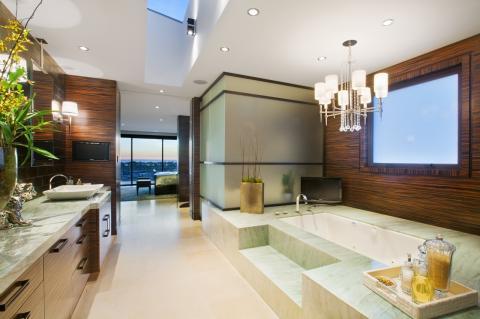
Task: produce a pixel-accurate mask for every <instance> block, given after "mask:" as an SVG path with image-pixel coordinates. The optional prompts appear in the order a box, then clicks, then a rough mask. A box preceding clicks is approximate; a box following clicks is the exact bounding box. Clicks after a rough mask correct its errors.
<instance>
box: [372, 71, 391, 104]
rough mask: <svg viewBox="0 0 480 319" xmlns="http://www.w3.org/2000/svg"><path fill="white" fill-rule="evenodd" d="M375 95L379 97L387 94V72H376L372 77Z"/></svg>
mask: <svg viewBox="0 0 480 319" xmlns="http://www.w3.org/2000/svg"><path fill="white" fill-rule="evenodd" d="M373 88H374V90H375V96H376V97H377V98H379V99H381V98H385V97H387V95H388V73H377V74H375V76H374V77H373Z"/></svg>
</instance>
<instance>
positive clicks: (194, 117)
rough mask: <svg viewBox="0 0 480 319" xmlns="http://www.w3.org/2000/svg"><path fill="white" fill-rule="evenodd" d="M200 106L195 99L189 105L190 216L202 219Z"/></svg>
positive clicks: (199, 102) (199, 99) (198, 99)
mask: <svg viewBox="0 0 480 319" xmlns="http://www.w3.org/2000/svg"><path fill="white" fill-rule="evenodd" d="M200 104H201V98H198V97H195V98H193V99H192V101H191V103H190V215H191V217H192V218H193V219H194V220H200V219H202V216H201V212H200Z"/></svg>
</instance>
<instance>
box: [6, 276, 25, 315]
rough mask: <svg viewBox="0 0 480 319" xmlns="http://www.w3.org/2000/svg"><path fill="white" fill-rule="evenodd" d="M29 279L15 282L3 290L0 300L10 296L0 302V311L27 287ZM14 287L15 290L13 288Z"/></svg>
mask: <svg viewBox="0 0 480 319" xmlns="http://www.w3.org/2000/svg"><path fill="white" fill-rule="evenodd" d="M29 284H30V280H28V279H27V280H21V281H17V282H15V283H14V284H13V285H11V286H10V288H8V289H7V291H5V293H4V294H3V295H2V296H1V297H0V300H3V299H4V298H6V297H8V296H10V298H8V300H7V301H6V302H5V303H2V304H0V312H3V311H6V310H7V308H8V306H10V305H11V304H12V303H13V302H14V301H15V300H16V299H17V298H18V296H20V295H21V294H22V292H23V291H24V290H25V289H26V288H27V287H28V285H29ZM15 289H16V290H15Z"/></svg>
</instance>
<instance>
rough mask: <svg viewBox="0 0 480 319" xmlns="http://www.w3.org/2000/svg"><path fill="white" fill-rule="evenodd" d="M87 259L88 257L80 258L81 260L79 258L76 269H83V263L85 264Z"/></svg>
mask: <svg viewBox="0 0 480 319" xmlns="http://www.w3.org/2000/svg"><path fill="white" fill-rule="evenodd" d="M87 261H88V257H84V258H82V260H80V262H79V263H78V266H77V269H78V270H83V269H85V265H86V264H87Z"/></svg>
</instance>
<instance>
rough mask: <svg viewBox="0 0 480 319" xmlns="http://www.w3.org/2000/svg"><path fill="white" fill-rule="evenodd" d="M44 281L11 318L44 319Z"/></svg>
mask: <svg viewBox="0 0 480 319" xmlns="http://www.w3.org/2000/svg"><path fill="white" fill-rule="evenodd" d="M44 311H45V310H44V300H43V283H42V284H40V285H39V286H38V287H37V289H35V291H34V292H33V293H32V294H31V295H30V297H28V299H27V301H25V303H24V304H23V305H22V306H21V307H20V309H19V310H18V311H17V312H16V313H15V314H14V315H13V316H12V317H11V319H44V318H45V316H44V315H45V314H44Z"/></svg>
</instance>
